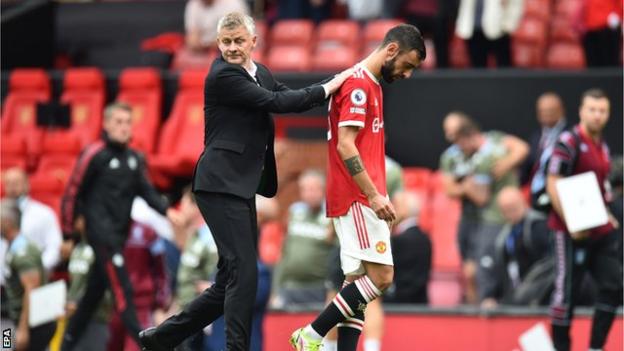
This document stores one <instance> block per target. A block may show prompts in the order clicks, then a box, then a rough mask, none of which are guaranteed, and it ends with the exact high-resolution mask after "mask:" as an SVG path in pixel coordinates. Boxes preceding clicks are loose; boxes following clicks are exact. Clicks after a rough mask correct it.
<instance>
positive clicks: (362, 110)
mask: <svg viewBox="0 0 624 351" xmlns="http://www.w3.org/2000/svg"><path fill="white" fill-rule="evenodd" d="M349 112H350V113H354V114H358V115H366V109H365V108H363V107H351V108H350V109H349Z"/></svg>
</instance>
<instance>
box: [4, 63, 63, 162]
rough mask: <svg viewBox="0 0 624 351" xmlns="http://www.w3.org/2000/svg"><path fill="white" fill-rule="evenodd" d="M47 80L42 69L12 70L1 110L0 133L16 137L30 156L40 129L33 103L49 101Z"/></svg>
mask: <svg viewBox="0 0 624 351" xmlns="http://www.w3.org/2000/svg"><path fill="white" fill-rule="evenodd" d="M50 96H51V88H50V79H49V78H48V75H47V73H46V72H45V71H44V70H43V69H38V68H28V69H27V68H24V69H15V70H13V71H12V72H11V74H10V76H9V91H8V94H7V96H6V98H5V100H4V106H3V109H2V135H3V137H4V136H6V135H12V136H18V135H19V136H20V137H21V138H24V140H25V141H26V143H27V144H26V147H27V148H28V150H27V152H28V154H29V155H32V156H33V157H34V156H36V155H38V153H39V152H40V147H41V136H42V133H43V132H42V130H41V129H39V128H38V127H37V112H36V106H37V103H38V102H47V101H49V100H50Z"/></svg>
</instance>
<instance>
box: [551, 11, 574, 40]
mask: <svg viewBox="0 0 624 351" xmlns="http://www.w3.org/2000/svg"><path fill="white" fill-rule="evenodd" d="M580 40H581V38H580V34H579V32H578V31H577V30H575V29H574V28H573V27H572V23H571V21H570V20H569V19H568V18H565V17H555V18H554V19H553V20H552V22H551V24H550V41H551V43H580Z"/></svg>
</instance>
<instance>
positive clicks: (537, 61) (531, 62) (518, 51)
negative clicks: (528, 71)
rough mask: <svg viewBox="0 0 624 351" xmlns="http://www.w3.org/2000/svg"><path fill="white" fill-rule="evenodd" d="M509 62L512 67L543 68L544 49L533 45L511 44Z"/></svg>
mask: <svg viewBox="0 0 624 351" xmlns="http://www.w3.org/2000/svg"><path fill="white" fill-rule="evenodd" d="M511 60H512V63H513V66H514V67H520V68H542V67H544V49H543V48H540V47H538V46H535V45H533V44H528V43H518V42H512V44H511Z"/></svg>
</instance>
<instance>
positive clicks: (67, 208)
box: [61, 143, 104, 240]
mask: <svg viewBox="0 0 624 351" xmlns="http://www.w3.org/2000/svg"><path fill="white" fill-rule="evenodd" d="M103 147H104V144H103V143H96V144H93V145H90V146H89V147H87V149H85V151H84V152H83V153H82V154H81V155H80V158H79V159H78V162H76V166H75V167H74V170H73V171H72V175H71V177H70V178H69V181H68V183H67V186H66V187H65V193H64V194H63V198H62V199H61V230H62V231H63V240H68V239H74V240H77V238H72V235H73V234H74V233H75V228H74V224H75V219H76V217H77V215H78V214H79V213H82V208H81V207H82V196H83V191H84V189H88V188H89V184H90V183H91V181H92V180H93V178H94V177H95V176H96V174H97V170H98V165H97V155H98V153H99V152H100V151H101V150H102V148H103Z"/></svg>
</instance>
